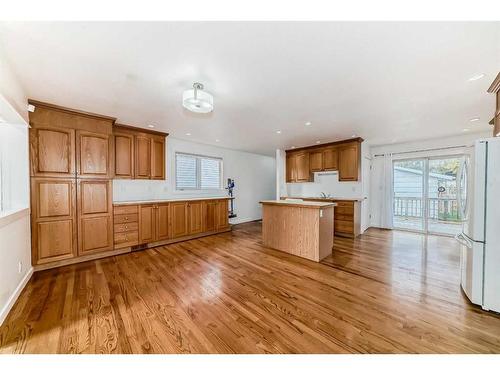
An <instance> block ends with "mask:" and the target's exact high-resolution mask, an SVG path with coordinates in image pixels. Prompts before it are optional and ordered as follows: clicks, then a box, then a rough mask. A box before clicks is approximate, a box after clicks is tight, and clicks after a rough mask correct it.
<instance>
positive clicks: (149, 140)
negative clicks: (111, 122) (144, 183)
mask: <svg viewBox="0 0 500 375" xmlns="http://www.w3.org/2000/svg"><path fill="white" fill-rule="evenodd" d="M167 136H168V134H166V133H160V132H150V131H147V130H144V129H139V128H133V127H131V126H127V125H116V126H115V127H114V138H115V176H116V178H129V179H132V178H135V179H146V180H149V179H151V180H164V179H165V176H166V171H165V166H166V160H165V159H166V152H165V149H166V147H165V137H167Z"/></svg>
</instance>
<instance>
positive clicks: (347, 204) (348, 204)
mask: <svg viewBox="0 0 500 375" xmlns="http://www.w3.org/2000/svg"><path fill="white" fill-rule="evenodd" d="M335 203H337V207H351V208H354V202H353V201H337V202H335Z"/></svg>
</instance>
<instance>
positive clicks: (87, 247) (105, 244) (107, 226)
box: [77, 179, 113, 255]
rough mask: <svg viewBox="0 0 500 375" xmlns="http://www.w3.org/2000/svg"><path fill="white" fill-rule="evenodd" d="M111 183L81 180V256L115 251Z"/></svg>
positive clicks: (79, 211) (79, 249)
mask: <svg viewBox="0 0 500 375" xmlns="http://www.w3.org/2000/svg"><path fill="white" fill-rule="evenodd" d="M111 184H112V181H111V180H92V179H90V180H78V182H77V196H78V199H77V201H78V254H79V255H85V254H90V253H96V252H102V251H108V250H112V249H113V199H112V196H111V195H112V187H111Z"/></svg>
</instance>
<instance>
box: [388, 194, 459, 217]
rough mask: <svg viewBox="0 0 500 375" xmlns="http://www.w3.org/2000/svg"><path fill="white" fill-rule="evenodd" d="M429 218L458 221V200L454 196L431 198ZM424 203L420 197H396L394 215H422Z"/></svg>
mask: <svg viewBox="0 0 500 375" xmlns="http://www.w3.org/2000/svg"><path fill="white" fill-rule="evenodd" d="M428 202H429V203H428V204H429V218H430V219H436V220H448V221H458V220H459V218H458V201H457V200H456V199H453V198H429V200H428ZM423 212H424V205H423V200H422V198H419V197H394V202H393V213H394V216H406V217H422V215H423Z"/></svg>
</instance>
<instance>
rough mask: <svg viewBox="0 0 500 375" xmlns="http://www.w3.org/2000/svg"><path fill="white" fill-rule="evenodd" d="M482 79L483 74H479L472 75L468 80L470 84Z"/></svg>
mask: <svg viewBox="0 0 500 375" xmlns="http://www.w3.org/2000/svg"><path fill="white" fill-rule="evenodd" d="M483 77H484V74H483V73H481V74H476V75H474V76H472V77H470V78H469V81H471V82H472V81H477V80H478V79H481V78H483Z"/></svg>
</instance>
